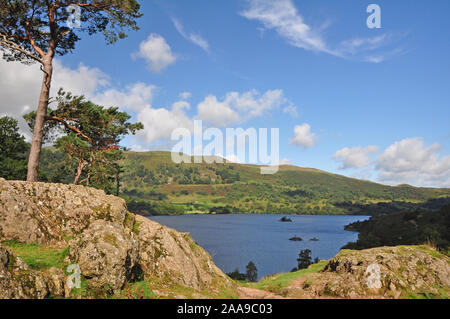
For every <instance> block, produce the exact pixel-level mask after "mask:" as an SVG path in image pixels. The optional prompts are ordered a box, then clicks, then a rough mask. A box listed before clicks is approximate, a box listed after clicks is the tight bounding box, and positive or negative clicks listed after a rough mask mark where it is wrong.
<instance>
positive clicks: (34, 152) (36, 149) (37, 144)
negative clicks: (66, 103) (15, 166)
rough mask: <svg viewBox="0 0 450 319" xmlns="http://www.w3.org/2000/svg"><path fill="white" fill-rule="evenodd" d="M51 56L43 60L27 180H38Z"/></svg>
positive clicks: (48, 91)
mask: <svg viewBox="0 0 450 319" xmlns="http://www.w3.org/2000/svg"><path fill="white" fill-rule="evenodd" d="M52 60H53V57H47V58H46V59H45V60H44V64H43V70H44V77H43V80H42V88H41V95H40V97H39V105H38V109H37V113H36V121H35V123H34V131H33V140H32V142H31V148H30V156H29V158H28V174H27V181H28V182H37V181H38V171H39V160H40V157H41V149H42V138H43V135H44V125H45V115H46V114H47V109H48V100H49V96H50V85H51V82H52V75H53V64H52Z"/></svg>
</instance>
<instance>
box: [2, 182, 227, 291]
mask: <svg viewBox="0 0 450 319" xmlns="http://www.w3.org/2000/svg"><path fill="white" fill-rule="evenodd" d="M10 240H15V241H18V242H21V243H39V244H41V245H43V246H56V247H60V248H62V247H67V246H68V245H69V243H70V249H69V260H66V262H70V263H72V264H77V265H78V266H79V267H80V270H81V275H82V278H83V280H86V283H87V286H88V287H89V288H93V289H94V290H95V289H96V288H98V291H99V292H100V291H101V292H106V293H110V292H118V290H120V289H122V288H123V287H124V285H125V284H126V283H127V282H129V281H130V280H132V279H141V278H142V277H143V275H145V277H146V278H148V279H156V281H158V282H162V283H164V285H166V284H167V285H171V284H178V285H181V286H185V287H187V288H191V289H194V290H195V289H198V290H199V289H203V288H210V287H212V286H214V287H216V288H217V287H219V286H220V287H223V286H224V285H225V286H232V283H231V281H230V280H229V279H228V278H227V277H226V276H225V275H224V274H223V273H222V271H220V270H219V269H218V268H217V267H216V266H215V265H214V263H213V261H212V258H211V256H209V255H208V254H207V253H206V252H205V251H204V250H203V249H202V248H200V247H199V246H197V245H196V244H195V242H194V241H193V240H192V238H191V237H190V236H189V235H188V234H182V233H179V232H177V231H175V230H173V229H170V228H167V227H164V226H161V225H160V224H158V223H155V222H152V221H150V220H148V219H147V218H145V217H140V216H135V215H134V214H131V213H130V212H128V210H127V208H126V204H125V201H124V200H122V199H120V198H118V197H115V196H109V195H106V194H105V193H104V192H103V191H99V190H96V189H93V188H88V187H83V186H74V185H63V184H46V183H27V182H20V181H5V180H4V179H0V242H2V241H10ZM17 260H20V259H17ZM7 263H8V261H7V262H6V264H7ZM22 263H23V262H22ZM24 267H26V265H25V264H24ZM15 273H17V272H15ZM19 273H20V278H19V277H18V275H17V276H15V277H14V276H13V275H12V274H11V273H10V272H8V273H7V276H6V275H5V276H6V277H5V278H7V279H4V278H3V277H2V278H0V280H2V283H1V284H2V285H3V286H2V287H4V288H5V289H7V290H8V289H9V288H8V287H11V289H9V292H5V291H3V292H2V295H1V296H4V297H5V298H10V297H11V298H15V297H18V298H22V297H24V298H25V297H26V296H29V297H30V298H44V297H45V296H50V295H51V296H60V295H65V296H68V287H67V286H66V285H65V282H64V278H65V274H64V273H63V270H58V269H50V270H46V271H45V273H44V274H41V275H39V273H38V272H34V271H29V270H26V271H24V272H19ZM19 273H18V274H19ZM27 274H28V275H30V276H31V278H29V276H28V277H27ZM5 280H6V281H5ZM25 283H26V285H25ZM23 285H25V286H23ZM14 287H15V288H14ZM20 287H22V288H20ZM27 287H34V288H30V289H35V290H34V291H29V290H24V289H28V288H27ZM216 288H212V290H214V289H216ZM21 289H22V290H21Z"/></svg>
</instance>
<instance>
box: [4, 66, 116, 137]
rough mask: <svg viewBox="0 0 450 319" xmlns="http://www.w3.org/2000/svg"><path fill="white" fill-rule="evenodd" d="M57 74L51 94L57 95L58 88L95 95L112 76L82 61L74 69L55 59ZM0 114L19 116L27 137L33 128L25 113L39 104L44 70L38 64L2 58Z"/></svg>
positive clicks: (21, 130) (55, 72)
mask: <svg viewBox="0 0 450 319" xmlns="http://www.w3.org/2000/svg"><path fill="white" fill-rule="evenodd" d="M53 64H54V76H53V81H52V89H51V92H50V96H55V95H56V93H57V91H58V90H59V88H64V89H65V90H68V91H70V92H72V93H73V94H75V95H81V94H84V95H85V96H87V97H89V98H90V97H92V96H94V95H95V93H96V92H97V91H98V90H99V89H102V88H104V87H106V86H108V85H109V78H108V76H107V75H106V74H104V73H103V72H102V71H101V70H99V69H97V68H90V67H88V66H86V65H84V64H82V63H80V64H79V66H78V67H77V68H75V69H71V68H68V67H66V66H64V65H63V64H62V63H61V62H60V61H59V60H58V59H55V60H54V63H53ZM0 74H1V77H0V96H1V101H0V115H9V116H12V117H14V118H16V119H18V120H19V127H20V132H21V133H22V134H24V135H25V136H26V137H27V139H28V140H29V139H30V138H31V132H30V130H29V128H28V126H27V125H26V123H25V121H24V120H23V119H22V116H23V115H24V114H25V113H28V112H30V111H33V110H35V109H36V108H37V104H38V100H39V94H40V89H41V83H42V75H43V74H42V71H41V70H40V69H39V66H38V65H37V64H34V65H29V66H28V65H24V64H21V63H17V62H6V61H4V60H0Z"/></svg>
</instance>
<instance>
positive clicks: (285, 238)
mask: <svg viewBox="0 0 450 319" xmlns="http://www.w3.org/2000/svg"><path fill="white" fill-rule="evenodd" d="M286 216H287V217H289V218H291V219H292V222H285V223H283V222H280V221H279V219H280V218H281V217H283V216H280V215H251V214H245V215H182V216H152V217H150V219H152V220H154V221H156V222H158V223H160V224H163V225H166V226H169V227H171V228H174V229H176V230H178V231H181V232H189V233H190V234H191V236H192V238H194V240H195V241H196V242H197V243H198V244H199V245H200V246H202V247H203V248H204V249H205V250H206V251H207V252H208V253H209V254H210V255H211V256H212V257H213V259H214V262H215V263H216V265H217V266H218V267H219V268H220V269H222V271H224V272H225V273H228V272H231V271H233V270H235V269H236V268H239V270H240V271H241V272H245V266H246V265H247V264H248V262H249V261H250V260H252V261H253V262H254V263H255V264H256V267H257V268H258V276H259V278H262V277H264V276H267V275H271V274H275V273H280V272H289V271H291V270H292V268H294V267H296V266H297V261H296V259H297V257H298V254H299V252H300V250H302V249H310V250H311V251H312V257H313V259H314V258H316V257H318V258H320V259H330V258H332V257H334V256H335V255H336V254H337V253H338V252H339V250H340V248H341V247H342V246H343V245H345V244H346V243H348V242H350V241H356V240H357V238H358V234H357V233H355V232H349V231H345V230H344V226H345V225H347V224H350V223H352V222H355V221H358V220H360V221H362V220H366V219H368V218H369V217H368V216H316V215H314V216H312V215H286ZM294 236H299V237H301V238H302V239H303V241H299V242H294V241H290V240H289V238H291V237H294ZM314 237H317V238H318V239H319V241H310V239H311V238H314Z"/></svg>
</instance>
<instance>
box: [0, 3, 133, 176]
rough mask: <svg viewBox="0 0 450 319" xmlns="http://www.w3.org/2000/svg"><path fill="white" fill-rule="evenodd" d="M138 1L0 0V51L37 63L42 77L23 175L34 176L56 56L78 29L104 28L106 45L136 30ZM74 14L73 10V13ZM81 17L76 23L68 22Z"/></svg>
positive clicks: (14, 58)
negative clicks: (27, 158) (126, 31)
mask: <svg viewBox="0 0 450 319" xmlns="http://www.w3.org/2000/svg"><path fill="white" fill-rule="evenodd" d="M139 9H140V5H139V3H138V2H137V1H136V0H79V1H67V0H45V1H44V0H14V1H12V0H0V51H3V58H4V59H6V60H7V61H19V62H22V63H25V64H31V63H39V65H40V67H41V70H42V72H43V80H42V87H41V93H40V97H39V103H38V106H37V112H36V119H35V122H36V123H35V125H34V132H33V140H32V142H31V149H30V156H29V160H28V175H27V180H28V181H31V182H35V181H37V178H38V168H39V159H40V154H41V147H42V138H43V131H44V122H45V116H46V114H47V108H48V104H49V96H50V87H51V82H52V75H53V59H54V57H55V55H65V54H67V53H69V52H72V51H73V50H74V49H75V44H76V43H77V42H78V41H79V40H80V37H79V36H80V35H81V34H89V35H92V34H95V33H98V32H103V34H104V36H105V39H106V41H107V43H108V44H110V43H114V42H116V41H117V39H121V38H124V37H126V34H125V33H124V30H125V29H126V28H130V29H133V30H137V29H138V27H137V25H136V22H135V21H136V19H137V18H138V17H140V16H141V15H142V14H141V13H140V12H139ZM74 13H77V14H76V15H74ZM77 18H79V25H76V27H77V28H71V27H70V23H68V21H72V23H73V22H74V21H73V20H74V19H77Z"/></svg>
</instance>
